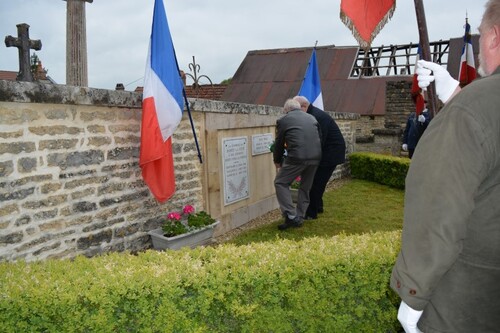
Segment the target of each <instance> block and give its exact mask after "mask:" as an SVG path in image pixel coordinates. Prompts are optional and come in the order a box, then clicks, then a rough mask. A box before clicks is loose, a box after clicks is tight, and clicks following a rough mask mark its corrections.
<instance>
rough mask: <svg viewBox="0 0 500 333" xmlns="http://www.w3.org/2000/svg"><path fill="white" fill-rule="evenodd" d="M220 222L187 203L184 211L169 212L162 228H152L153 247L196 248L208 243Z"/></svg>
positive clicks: (162, 248) (150, 233) (161, 248)
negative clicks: (196, 210)
mask: <svg viewBox="0 0 500 333" xmlns="http://www.w3.org/2000/svg"><path fill="white" fill-rule="evenodd" d="M218 224H219V221H217V220H215V219H214V218H213V217H212V216H210V214H207V213H206V212H205V211H200V212H198V213H196V212H195V209H194V207H193V206H191V205H186V206H184V208H183V209H182V212H170V213H168V214H167V218H166V220H165V222H164V223H163V225H162V226H161V228H158V229H155V230H151V231H150V232H149V235H150V236H151V241H152V242H153V248H155V249H158V250H164V249H172V250H177V249H180V248H181V247H185V246H188V247H191V248H194V247H196V246H199V245H205V244H207V243H208V242H209V241H210V239H211V238H212V236H213V233H214V228H215V227H216V226H217V225H218Z"/></svg>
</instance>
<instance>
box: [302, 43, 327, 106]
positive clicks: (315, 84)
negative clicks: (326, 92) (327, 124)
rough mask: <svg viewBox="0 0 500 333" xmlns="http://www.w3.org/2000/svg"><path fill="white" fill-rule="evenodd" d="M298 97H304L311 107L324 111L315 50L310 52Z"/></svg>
mask: <svg viewBox="0 0 500 333" xmlns="http://www.w3.org/2000/svg"><path fill="white" fill-rule="evenodd" d="M298 95H299V96H304V97H306V98H307V99H308V100H309V102H311V104H312V105H314V106H315V107H317V108H319V109H321V110H324V107H323V94H322V92H321V79H320V76H319V70H318V63H317V61H316V49H313V51H312V54H311V59H310V60H309V65H308V66H307V70H306V75H305V76H304V79H303V81H302V85H301V87H300V90H299V93H298Z"/></svg>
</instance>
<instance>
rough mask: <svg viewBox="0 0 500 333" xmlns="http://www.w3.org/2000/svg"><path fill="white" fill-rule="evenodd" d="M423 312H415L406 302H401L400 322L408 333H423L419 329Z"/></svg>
mask: <svg viewBox="0 0 500 333" xmlns="http://www.w3.org/2000/svg"><path fill="white" fill-rule="evenodd" d="M422 312H423V311H417V310H413V309H412V308H410V307H409V306H408V304H406V303H405V302H404V301H401V305H400V306H399V311H398V320H399V322H400V323H401V326H403V329H404V330H405V332H406V333H422V331H420V330H419V329H418V327H417V323H418V320H419V319H420V317H421V316H422Z"/></svg>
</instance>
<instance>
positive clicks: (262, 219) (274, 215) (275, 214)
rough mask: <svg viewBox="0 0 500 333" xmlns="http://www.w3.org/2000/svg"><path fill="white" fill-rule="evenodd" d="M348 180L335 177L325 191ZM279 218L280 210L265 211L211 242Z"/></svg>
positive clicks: (230, 236)
mask: <svg viewBox="0 0 500 333" xmlns="http://www.w3.org/2000/svg"><path fill="white" fill-rule="evenodd" d="M349 180H350V178H342V179H335V180H333V181H331V182H330V183H329V184H328V186H327V187H326V191H331V190H334V189H336V188H339V187H341V186H342V185H344V184H345V183H346V182H348V181H349ZM280 218H281V212H280V210H279V209H274V210H272V211H270V212H267V213H266V214H264V215H262V216H259V217H258V218H255V219H253V220H251V221H249V222H247V223H245V224H244V225H242V226H241V227H239V228H235V229H233V230H231V231H228V232H226V233H225V234H223V235H220V236H218V237H216V238H215V239H213V240H212V244H213V245H215V244H221V243H224V242H227V241H229V240H231V239H232V238H233V237H235V236H237V235H239V234H240V233H242V232H245V231H247V230H251V229H255V228H258V227H260V226H262V225H265V224H268V223H272V222H274V221H276V220H278V219H280Z"/></svg>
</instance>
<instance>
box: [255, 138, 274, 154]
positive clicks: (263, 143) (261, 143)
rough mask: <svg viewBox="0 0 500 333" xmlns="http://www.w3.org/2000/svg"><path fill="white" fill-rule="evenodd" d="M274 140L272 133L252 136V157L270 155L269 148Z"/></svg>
mask: <svg viewBox="0 0 500 333" xmlns="http://www.w3.org/2000/svg"><path fill="white" fill-rule="evenodd" d="M273 140H274V138H273V134H272V133H266V134H255V135H252V156H254V155H260V154H266V153H270V152H271V151H270V150H269V146H270V145H271V144H272V143H273Z"/></svg>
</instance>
